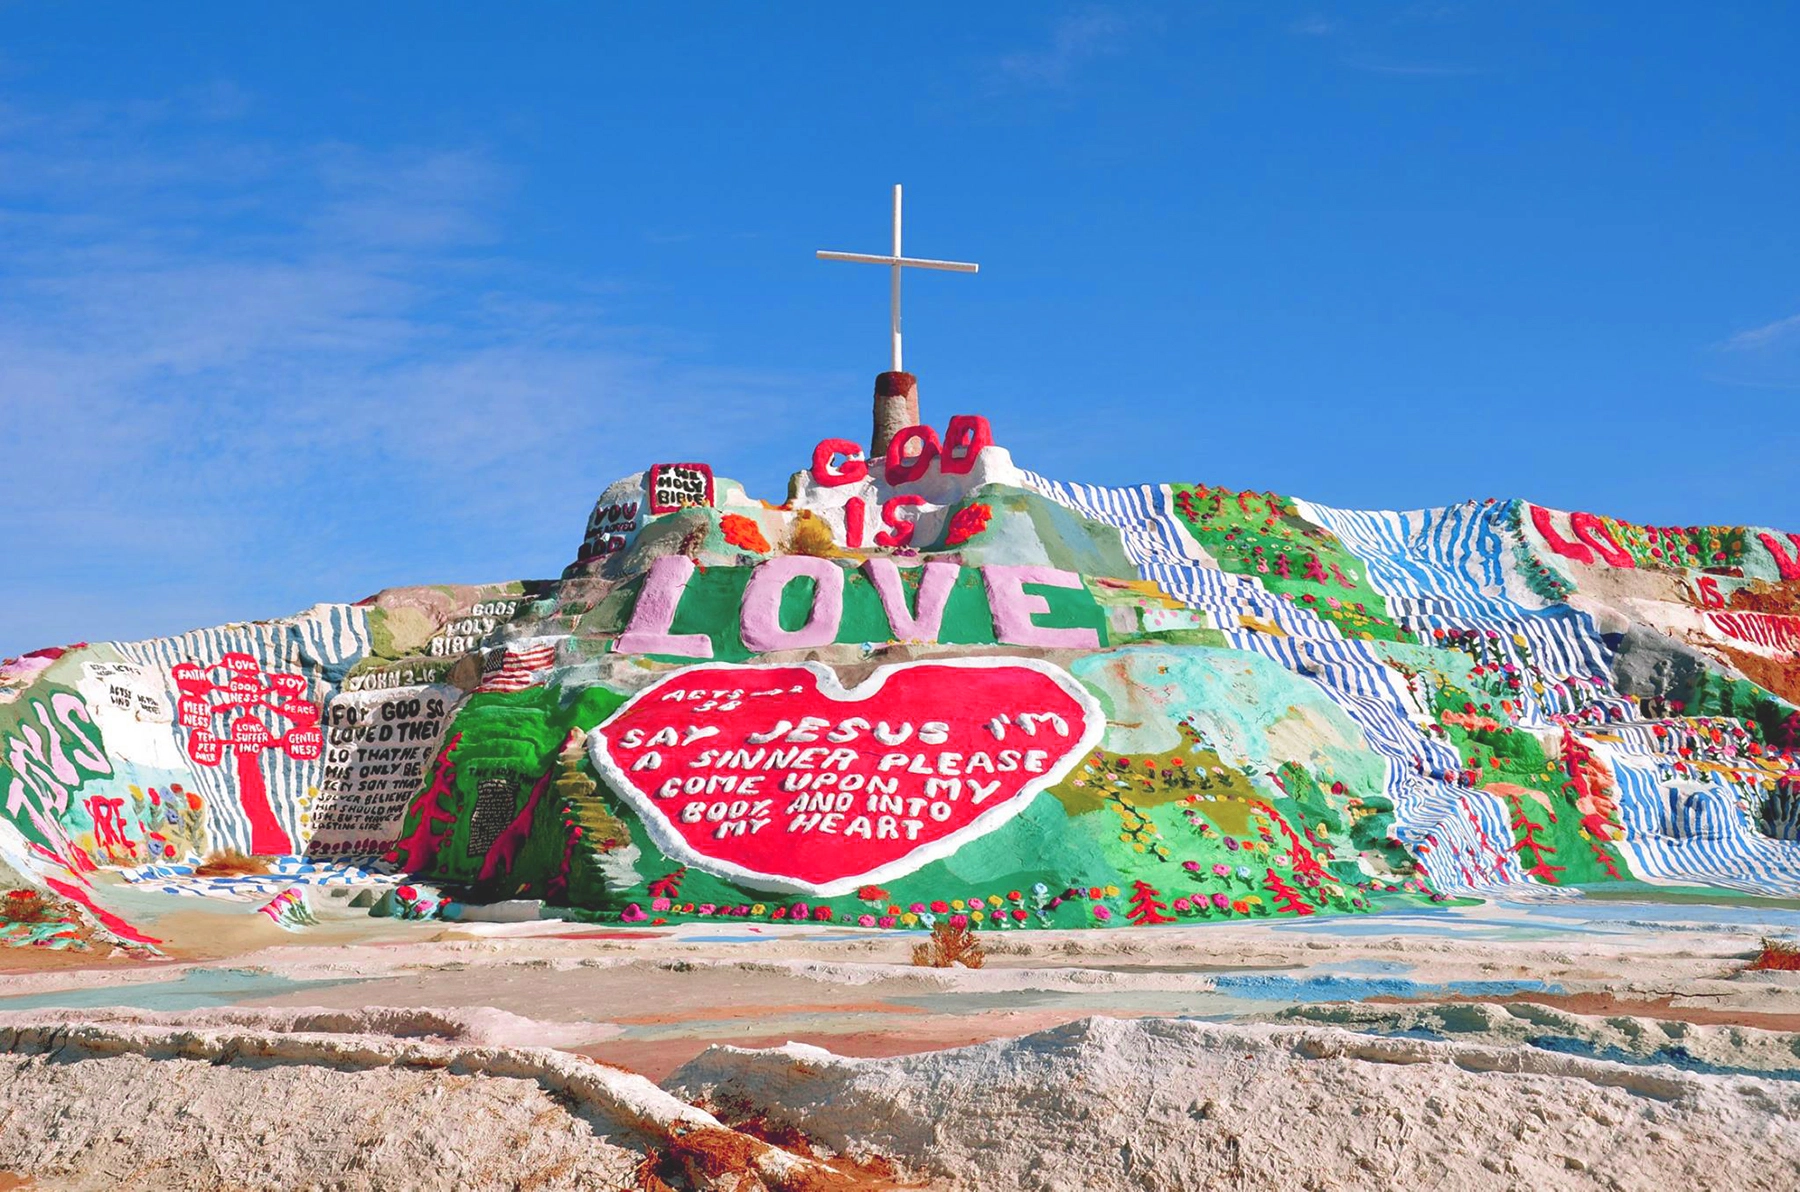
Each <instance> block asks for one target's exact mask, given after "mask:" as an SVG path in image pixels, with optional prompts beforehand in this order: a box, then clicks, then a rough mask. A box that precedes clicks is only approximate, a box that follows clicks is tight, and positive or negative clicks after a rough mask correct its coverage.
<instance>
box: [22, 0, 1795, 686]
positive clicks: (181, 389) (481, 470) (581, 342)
mask: <svg viewBox="0 0 1800 1192" xmlns="http://www.w3.org/2000/svg"><path fill="white" fill-rule="evenodd" d="M1797 61H1800V15H1796V10H1794V9H1791V8H1786V7H1785V6H1778V5H1763V4H1743V5H1693V4H1630V5H1627V4H1594V5H1551V4H1499V3H1492V4H1457V3H1445V4H1431V3H1424V4H1402V5H1391V6H1390V5H1377V4H1359V5H1353V6H1343V7H1330V6H1314V5H1306V4H1293V5H1289V4H1281V3H1242V4H1206V5H1202V4H1180V5H1167V6H1157V5H1144V4H1117V5H1103V6H1081V5H1072V6H1064V5H1057V4H1006V3H996V4H990V5H962V4H908V5H847V4H838V3H830V4H813V5H800V4H785V5H768V6H754V5H748V4H742V5H739V4H730V5H728V4H693V5H686V4H656V5H622V4H621V5H576V4H521V5H510V6H500V5H488V4H455V3H431V4H382V5H354V6H353V5H335V4H316V5H306V6H301V5H289V6H272V7H270V6H260V5H243V4H232V5H224V4H219V5H207V4H198V3H190V4H185V5H179V6H165V5H126V4H117V5H112V4H82V5H76V4H30V5H25V4H7V3H0V427H3V430H4V433H3V434H0V460H3V464H0V467H3V469H4V471H3V472H0V475H3V476H4V483H5V489H4V491H5V494H6V498H5V503H6V508H5V511H4V518H3V519H0V655H5V654H9V653H15V652H17V651H20V650H24V649H31V648H35V647H37V646H42V645H48V644H52V643H58V642H67V641H72V640H78V639H90V638H92V639H98V638H107V637H112V638H129V637H137V636H145V635H150V634H157V633H165V632H171V631H177V630H181V629H185V628H190V627H193V626H196V625H202V624H210V623H215V622H219V621H224V620H232V619H248V618H252V617H261V616H272V615H279V614H282V613H285V612H290V611H294V610H296V609H299V608H301V607H304V606H305V605H307V604H310V603H312V602H314V601H317V600H340V599H356V598H359V597H361V596H364V595H367V594H368V593H370V592H372V591H374V590H376V589H378V588H381V587H384V586H390V585H399V584H410V583H428V582H447V581H465V582H473V581H484V580H500V579H508V578H519V577H530V576H553V575H555V574H556V573H557V572H558V571H559V570H560V568H561V567H562V566H563V564H564V563H566V562H567V561H568V560H569V559H570V558H571V557H572V555H573V552H574V550H575V548H576V546H577V545H578V543H579V540H580V537H581V531H582V527H583V522H584V519H585V517H586V514H587V510H588V507H589V506H590V505H591V503H592V501H593V498H594V497H595V496H596V495H597V494H598V492H599V491H600V489H601V488H602V487H603V486H604V485H605V484H606V483H607V482H608V481H609V480H610V479H612V478H614V477H615V476H617V475H620V474H624V473H627V472H630V471H634V470H636V469H638V468H640V467H643V466H645V465H647V464H649V463H651V462H655V461H657V460H669V459H705V460H709V461H711V462H712V463H713V464H714V465H715V467H717V468H718V470H719V471H720V472H721V473H722V474H725V475H729V476H733V477H736V478H739V479H741V480H743V481H745V482H746V483H747V484H748V485H749V486H750V488H751V490H752V491H753V492H756V493H758V494H760V495H766V496H769V497H771V498H773V499H780V497H781V496H782V493H783V491H784V490H783V486H784V483H785V478H786V475H787V473H789V472H790V471H792V470H794V469H796V468H798V467H801V466H803V464H804V462H805V460H806V459H807V456H808V453H809V450H810V447H811V445H812V444H813V443H814V442H815V441H816V440H817V439H819V438H820V437H823V436H825V435H827V434H848V435H850V436H851V437H861V436H862V435H864V434H866V432H867V426H868V394H869V387H870V383H871V380H872V378H873V376H874V374H875V373H876V372H878V371H880V370H881V369H882V368H883V367H885V360H886V338H885V337H886V317H887V316H886V306H885V302H886V297H885V277H884V276H883V275H882V273H881V271H880V270H877V269H873V268H870V267H865V266H853V265H834V264H825V263H820V262H816V261H814V260H813V259H812V252H813V250H814V249H817V248H836V249H847V250H852V251H858V250H860V251H879V250H881V249H882V248H883V246H884V242H885V237H886V223H887V218H888V216H887V203H888V189H889V187H890V186H891V185H892V184H893V183H895V182H902V183H904V184H905V185H906V188H907V248H908V249H909V251H911V252H914V253H918V254H921V255H927V256H945V257H957V258H962V259H973V260H978V261H980V262H981V265H982V272H981V274H980V276H978V277H973V278H971V277H964V276H955V275H914V276H912V277H911V278H910V279H909V285H908V290H907V294H908V304H907V322H906V330H907V363H908V366H909V368H911V369H912V371H914V372H916V373H917V374H918V375H919V377H920V383H921V389H922V394H923V398H924V403H925V407H926V411H927V416H928V420H929V421H932V422H934V423H936V424H938V425H941V424H942V423H943V421H945V420H946V419H947V418H948V416H949V415H950V414H952V413H957V412H979V413H985V414H986V415H988V416H989V418H990V419H992V421H993V424H994V427H995V430H996V434H997V436H998V438H999V439H1000V440H1001V442H1003V443H1004V444H1006V445H1007V446H1010V447H1011V448H1012V449H1013V451H1014V454H1015V456H1016V457H1017V458H1018V459H1019V460H1020V462H1022V463H1024V464H1026V465H1027V466H1030V467H1033V468H1036V469H1037V470H1039V471H1043V472H1046V473H1050V474H1054V475H1057V476H1060V477H1064V478H1069V479H1080V480H1088V481H1096V482H1126V481H1145V480H1203V481H1206V482H1209V483H1227V484H1233V485H1241V486H1246V487H1256V488H1259V489H1262V488H1271V489H1275V490H1278V491H1284V492H1290V493H1295V494H1298V495H1301V496H1305V497H1308V498H1311V499H1314V500H1318V501H1323V502H1328V503H1333V504H1339V505H1348V506H1363V507H1387V508H1406V507H1415V506H1420V505H1429V504H1442V503H1446V502H1449V501H1454V500H1458V499H1461V498H1463V497H1469V496H1511V495H1522V496H1528V497H1531V498H1533V499H1536V500H1540V501H1542V502H1544V503H1546V504H1551V505H1556V506H1559V507H1562V508H1587V509H1593V510H1596V511H1599V512H1605V513H1613V514H1617V515H1620V516H1626V517H1631V518H1634V519H1637V520H1648V521H1660V522H1667V521H1679V522H1682V523H1690V522H1699V521H1719V522H1740V521H1748V522H1754V523H1760V524H1773V525H1778V526H1784V527H1787V528H1792V529H1800V486H1797V485H1796V484H1795V483H1794V480H1793V466H1792V462H1791V461H1792V460H1793V459H1794V458H1795V455H1796V449H1797V447H1800V433H1796V430H1795V426H1796V420H1795V416H1794V410H1795V409H1796V403H1797V402H1800V234H1797V232H1796V225H1797V223H1800V221H1797V220H1796V218H1795V211H1796V209H1797V207H1800V198H1797V196H1800V153H1797V152H1796V151H1795V146H1796V145H1800V111H1797V109H1800V72H1797V71H1796V70H1795V68H1794V64H1795V62H1797Z"/></svg>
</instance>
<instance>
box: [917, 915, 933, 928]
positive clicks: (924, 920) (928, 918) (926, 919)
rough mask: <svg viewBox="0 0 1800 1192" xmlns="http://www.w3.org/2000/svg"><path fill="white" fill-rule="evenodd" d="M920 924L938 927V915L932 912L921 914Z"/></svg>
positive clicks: (926, 926) (927, 926)
mask: <svg viewBox="0 0 1800 1192" xmlns="http://www.w3.org/2000/svg"><path fill="white" fill-rule="evenodd" d="M919 924H920V925H921V926H923V927H925V928H928V929H929V928H932V927H936V926H937V916H936V915H933V914H930V913H927V914H923V915H920V916H919Z"/></svg>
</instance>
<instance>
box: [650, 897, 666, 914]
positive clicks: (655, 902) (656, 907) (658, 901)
mask: <svg viewBox="0 0 1800 1192" xmlns="http://www.w3.org/2000/svg"><path fill="white" fill-rule="evenodd" d="M650 909H651V910H653V911H666V910H668V909H669V900H668V899H667V898H652V899H651V900H650Z"/></svg>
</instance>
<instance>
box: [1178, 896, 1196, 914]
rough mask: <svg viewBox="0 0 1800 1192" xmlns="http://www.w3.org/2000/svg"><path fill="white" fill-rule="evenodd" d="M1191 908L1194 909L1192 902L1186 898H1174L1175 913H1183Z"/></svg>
mask: <svg viewBox="0 0 1800 1192" xmlns="http://www.w3.org/2000/svg"><path fill="white" fill-rule="evenodd" d="M1192 909H1194V904H1193V903H1191V902H1189V901H1188V900H1187V899H1185V898H1177V899H1176V900H1175V913H1176V914H1179V915H1185V914H1187V913H1188V912H1189V911H1190V910H1192Z"/></svg>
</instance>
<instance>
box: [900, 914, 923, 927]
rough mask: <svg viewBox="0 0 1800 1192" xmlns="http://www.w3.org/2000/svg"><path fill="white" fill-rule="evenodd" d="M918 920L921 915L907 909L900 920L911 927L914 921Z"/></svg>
mask: <svg viewBox="0 0 1800 1192" xmlns="http://www.w3.org/2000/svg"><path fill="white" fill-rule="evenodd" d="M918 921H919V916H917V915H915V914H913V913H912V912H911V911H907V912H906V913H905V914H904V915H901V916H900V922H902V923H904V924H905V925H906V926H908V927H911V926H912V925H913V924H914V923H917V922H918Z"/></svg>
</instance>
